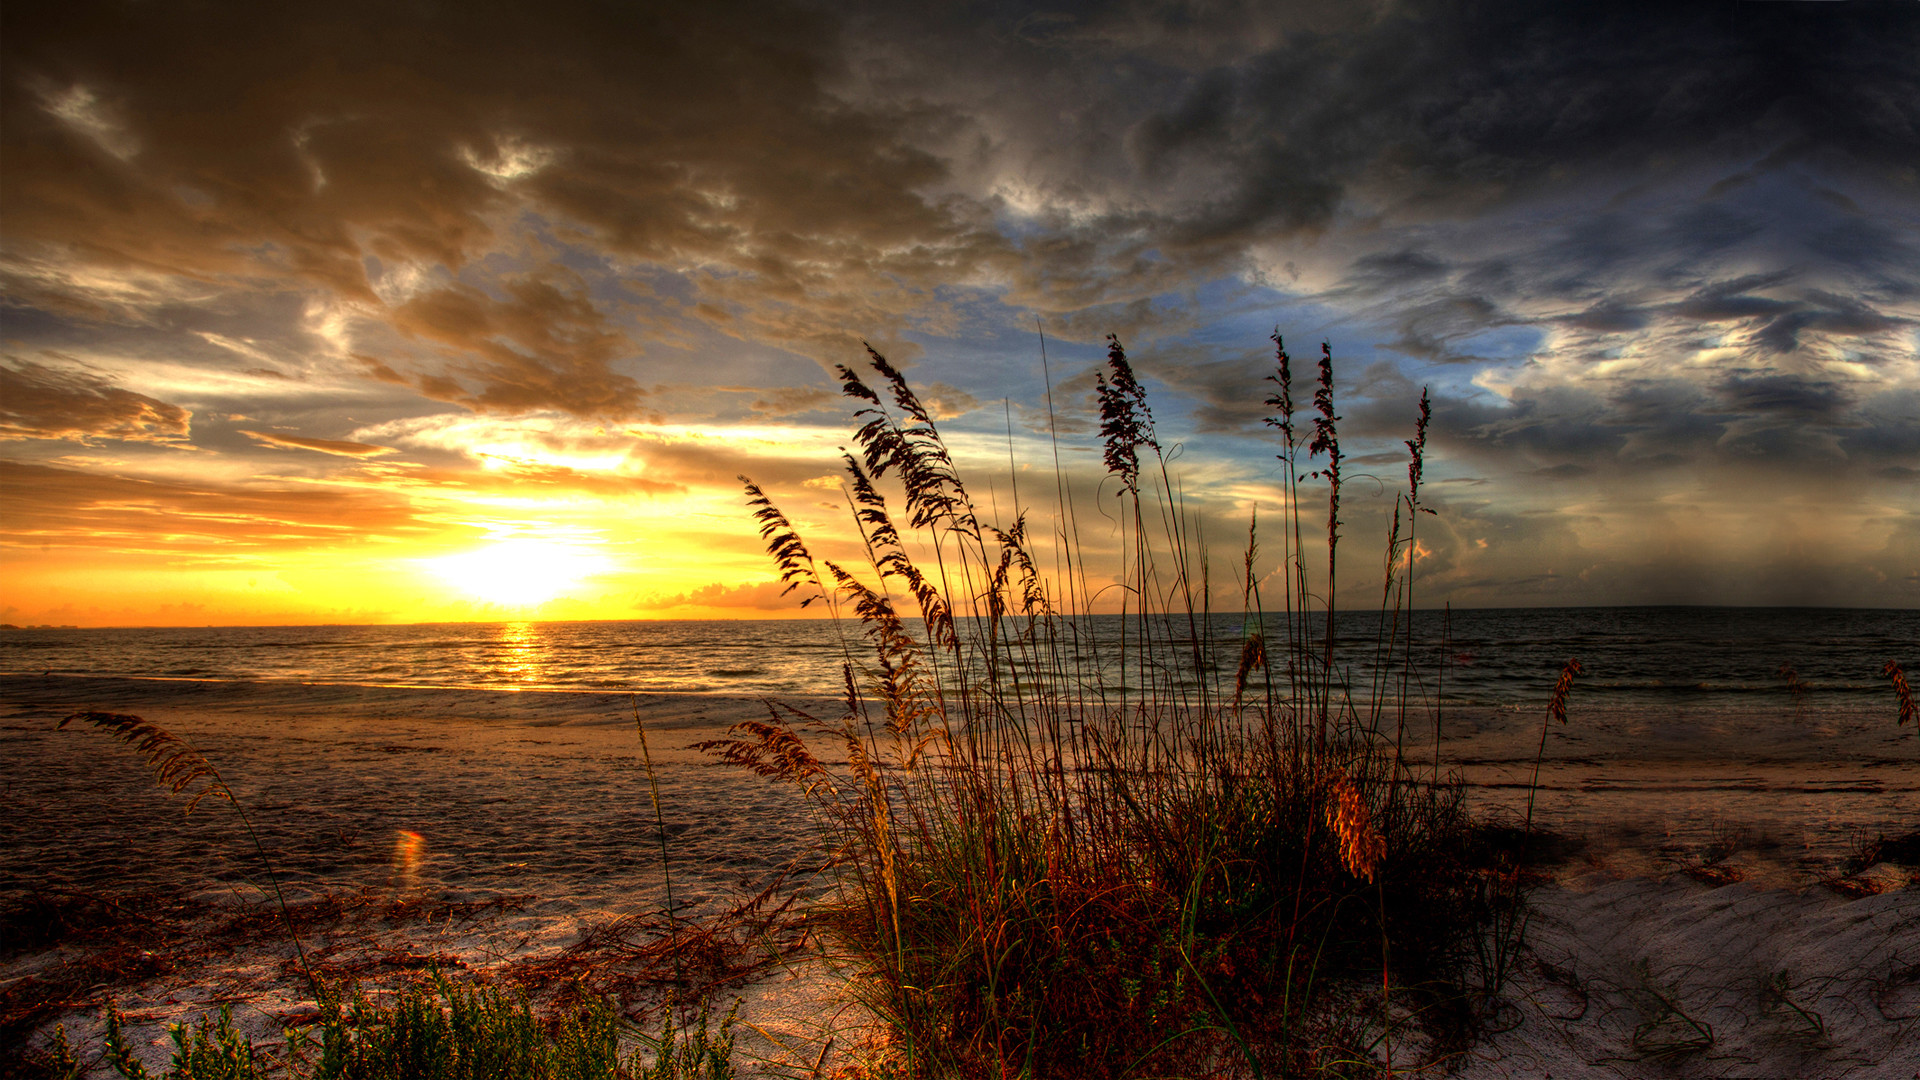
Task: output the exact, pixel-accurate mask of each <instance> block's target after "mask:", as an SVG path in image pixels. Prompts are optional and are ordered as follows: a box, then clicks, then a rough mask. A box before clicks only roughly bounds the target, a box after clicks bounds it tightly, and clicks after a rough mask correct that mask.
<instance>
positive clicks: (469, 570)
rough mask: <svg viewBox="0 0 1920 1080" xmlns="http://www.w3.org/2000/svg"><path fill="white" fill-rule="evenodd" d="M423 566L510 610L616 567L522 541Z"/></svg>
mask: <svg viewBox="0 0 1920 1080" xmlns="http://www.w3.org/2000/svg"><path fill="white" fill-rule="evenodd" d="M421 562H422V564H423V565H424V566H425V567H426V568H427V569H429V570H430V571H432V572H433V573H434V574H436V575H438V576H439V577H440V578H441V579H442V580H444V581H445V582H446V583H447V584H448V585H450V586H452V587H453V588H454V589H455V590H456V591H458V592H460V593H461V594H463V595H466V596H471V597H475V598H477V599H480V600H484V601H486V602H488V603H492V604H499V605H501V606H502V607H511V608H525V607H534V606H537V605H539V604H543V603H545V602H547V601H549V600H553V599H556V598H558V597H561V596H564V595H566V594H567V593H568V592H569V591H570V590H573V589H576V588H578V587H579V586H580V585H581V584H582V583H583V582H585V581H586V580H587V579H588V578H591V577H593V576H595V575H597V574H604V573H607V572H609V571H611V570H612V569H613V568H614V567H613V562H612V560H610V559H608V558H607V557H606V556H605V555H602V554H600V553H598V552H595V551H591V550H588V549H585V548H582V547H578V546H575V545H571V544H564V543H555V542H552V541H548V540H533V539H524V538H520V539H512V540H502V541H498V542H496V543H493V544H489V545H487V546H486V547H483V548H480V549H478V550H475V551H467V552H462V553H460V554H458V555H442V556H440V557H438V558H433V559H423V560H421Z"/></svg>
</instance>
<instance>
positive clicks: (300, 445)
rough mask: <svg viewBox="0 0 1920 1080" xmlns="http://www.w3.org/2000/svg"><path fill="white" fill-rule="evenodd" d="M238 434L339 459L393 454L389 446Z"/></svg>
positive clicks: (267, 433)
mask: <svg viewBox="0 0 1920 1080" xmlns="http://www.w3.org/2000/svg"><path fill="white" fill-rule="evenodd" d="M240 434H242V435H245V436H246V437H247V438H249V439H254V440H257V441H259V442H263V443H266V444H267V445H269V446H286V447H292V448H294V449H297V450H317V451H319V452H320V453H322V454H334V455H337V456H339V457H354V458H361V457H378V456H380V455H381V454H391V453H393V452H394V449H393V447H391V446H375V445H373V444H372V443H362V442H343V441H341V440H338V439H310V438H307V437H305V436H302V435H278V434H274V433H272V432H266V431H246V430H244V429H243V430H242V431H241V432H240Z"/></svg>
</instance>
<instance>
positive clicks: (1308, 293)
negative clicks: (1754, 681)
mask: <svg viewBox="0 0 1920 1080" xmlns="http://www.w3.org/2000/svg"><path fill="white" fill-rule="evenodd" d="M1612 10H1613V9H1611V8H1608V7H1597V6H1596V7H1584V6H1581V5H1563V6H1560V7H1557V8H1554V9H1552V10H1543V9H1539V8H1538V7H1537V5H1531V4H1521V3H1518V2H1517V0H1503V2H1498V3H1485V4H1478V5H1466V6H1464V7H1462V6H1458V5H1439V4H1435V3H1429V2H1427V0H1416V2H1407V3H1380V4H1347V3H1339V4H1335V3H1325V4H1322V3H1296V4H1286V5H1278V6H1276V5H1270V4H1245V5H1242V4H1234V3H1205V4H1198V3H1196V4H1181V3H1175V4H1154V5H1144V4H1131V3H1108V4H1089V5H1083V6H1071V7H1066V8H1061V9H1060V10H1057V11H1040V10H1039V9H1034V8H1031V7H1029V6H1013V7H1000V6H993V5H950V6H942V7H936V8H928V9H925V10H910V9H909V8H907V7H901V6H899V5H872V6H862V5H858V4H855V5H844V4H833V5H827V4H809V3H790V2H786V0H769V2H764V3H760V2H749V3H724V4H701V5H686V4H672V5H669V4H653V3H631V4H620V5H609V4H601V3H594V2H586V0H560V2H556V3H549V4H541V5H537V6H536V5H472V4H443V3H435V2H426V3H418V4H409V5H392V4H338V3H328V4H311V3H302V2H294V3H287V4H251V5H248V4H237V3H211V4H199V5H178V4H160V3H130V2H126V0H76V2H62V3H51V2H39V0H25V2H15V3H9V4H7V5H5V7H4V10H0V21H3V22H4V25H3V26H0V49H4V56H0V510H3V511H4V512H3V513H0V621H5V622H11V623H16V624H39V623H56V624H69V623H70V624H79V625H176V624H178V625H198V624H272V623H315V622H395V621H398V622H415V621H439V620H468V619H504V618H549V619H618V618H704V617H754V618H764V617H773V616H777V615H783V614H787V613H790V612H791V611H792V606H791V603H790V602H789V601H790V599H791V598H788V599H787V600H783V599H782V598H781V597H780V596H779V593H780V588H779V587H778V585H777V584H776V583H775V580H774V579H775V574H774V571H773V569H772V567H771V566H770V564H769V563H768V561H767V559H766V558H765V556H764V553H763V552H762V549H761V543H760V540H759V538H758V536H757V535H756V534H755V531H754V528H753V523H752V521H751V519H750V517H749V515H748V512H747V508H746V506H745V502H744V499H743V498H742V495H741V489H740V484H739V481H738V479H737V477H738V476H739V475H740V474H746V475H748V476H751V477H752V478H753V479H754V480H756V481H758V482H759V483H761V484H762V485H763V486H764V487H765V488H766V489H767V490H768V492H769V493H770V494H772V495H773V496H774V497H775V498H776V500H777V501H779V502H780V504H781V505H782V506H783V508H785V509H786V510H787V511H788V513H789V514H790V515H791V516H793V517H794V518H795V520H796V522H797V523H799V524H801V525H802V526H803V528H804V529H805V530H807V531H808V533H809V535H810V536H814V537H817V538H818V539H819V542H820V544H821V545H822V546H823V548H832V547H834V546H835V545H842V546H844V545H848V544H851V543H853V542H854V537H853V534H852V532H851V529H850V526H849V525H848V524H847V520H846V511H845V503H844V497H843V495H842V494H841V490H840V486H839V484H838V482H837V480H836V477H837V475H838V448H839V447H840V446H841V445H842V444H844V443H847V442H848V441H849V437H850V428H849V426H848V420H849V417H850V415H851V411H852V410H851V408H850V403H848V402H847V401H846V400H845V399H844V398H842V397H841V396H840V394H839V382H838V380H837V378H836V377H835V376H834V374H833V367H834V365H836V364H849V365H857V364H859V363H861V360H862V356H863V353H862V349H861V343H862V342H863V341H864V342H871V343H872V344H873V345H874V346H875V347H877V348H879V349H880V350H882V351H883V352H885V353H886V354H887V355H888V356H889V357H890V358H891V359H893V360H894V361H895V362H897V363H899V364H900V365H901V366H902V367H903V368H906V369H907V370H908V374H909V377H910V378H911V379H912V380H913V382H914V384H915V385H916V386H917V387H918V389H919V390H920V391H921V393H922V394H923V396H924V397H925V398H926V399H927V401H928V402H929V403H930V404H932V405H933V407H934V409H935V411H936V413H937V415H938V416H939V418H940V420H941V423H942V425H943V430H944V431H945V432H946V433H947V434H948V435H949V437H950V438H951V440H952V442H953V444H954V446H955V448H956V451H957V452H958V453H959V454H960V457H961V461H962V463H963V466H964V467H965V468H966V469H967V471H968V475H969V478H970V480H971V481H972V488H973V490H974V493H975V495H976V497H978V498H980V499H981V500H982V502H983V503H987V504H990V506H989V509H991V510H993V511H994V513H993V514H990V515H989V516H990V517H991V516H994V515H995V514H997V515H998V518H999V520H1002V521H1005V520H1007V519H1008V518H1009V517H1010V515H1011V512H1012V510H1013V507H1014V503H1015V501H1016V497H1017V499H1018V503H1019V506H1020V508H1021V509H1030V510H1032V512H1033V513H1034V515H1035V527H1034V529H1033V531H1034V533H1035V534H1036V535H1038V536H1041V537H1042V538H1043V541H1042V543H1043V546H1044V544H1045V543H1047V542H1048V541H1046V540H1045V539H1044V538H1046V537H1049V536H1051V535H1053V533H1054V531H1055V530H1056V528H1057V521H1056V520H1055V519H1054V518H1053V517H1052V510H1053V507H1054V506H1055V501H1056V496H1055V494H1054V493H1055V492H1057V491H1059V490H1062V488H1061V487H1060V485H1059V484H1058V483H1056V472H1055V464H1054V463H1055V458H1056V452H1057V454H1058V457H1059V460H1060V462H1061V468H1060V473H1059V475H1060V476H1061V477H1064V480H1063V481H1062V482H1063V483H1064V484H1065V489H1066V490H1070V491H1071V492H1072V493H1073V498H1074V499H1075V500H1076V507H1077V508H1078V510H1077V512H1078V513H1080V514H1081V515H1084V516H1083V518H1082V521H1081V525H1082V528H1081V534H1080V535H1081V541H1080V542H1081V543H1082V544H1083V545H1084V548H1085V551H1086V553H1087V554H1088V555H1089V556H1091V557H1093V558H1094V559H1095V560H1096V562H1097V561H1098V560H1099V559H1100V558H1101V556H1102V553H1103V552H1106V551H1107V550H1109V549H1110V548H1111V547H1112V546H1113V544H1114V537H1113V532H1112V530H1113V525H1112V521H1111V519H1110V517H1108V516H1106V515H1105V514H1103V513H1102V508H1103V507H1109V506H1110V503H1111V501H1112V500H1111V495H1112V485H1111V482H1110V481H1108V482H1107V483H1106V485H1105V486H1104V487H1103V486H1102V477H1101V474H1100V472H1099V450H1098V445H1097V431H1096V425H1097V421H1096V420H1095V419H1094V417H1093V414H1092V404H1091V400H1090V398H1091V393H1092V388H1093V378H1094V371H1095V370H1096V369H1097V367H1098V365H1099V363H1100V361H1101V359H1102V358H1103V356H1104V342H1103V338H1104V336H1105V335H1106V334H1107V333H1117V334H1119V335H1120V336H1121V337H1122V339H1123V340H1124V341H1125V342H1126V344H1127V347H1128V351H1129V354H1130V355H1131V356H1132V358H1133V360H1134V363H1135V365H1136V368H1137V369H1138V371H1139V372H1140V374H1141V377H1142V380H1143V382H1144V383H1145V384H1146V386H1147V388H1148V391H1149V394H1150V401H1151V403H1152V404H1153V407H1154V409H1155V415H1156V418H1157V421H1158V423H1159V426H1160V431H1161V435H1162V438H1163V441H1165V442H1166V443H1167V444H1168V445H1169V446H1170V447H1171V446H1174V445H1177V446H1178V447H1179V452H1178V458H1177V470H1178V471H1179V474H1180V475H1181V476H1182V477H1183V478H1184V480H1185V483H1186V493H1187V497H1188V500H1189V508H1190V509H1191V511H1192V512H1193V513H1194V514H1195V515H1197V517H1198V519H1199V520H1201V521H1203V522H1204V523H1205V526H1206V530H1207V534H1208V537H1209V542H1210V544H1211V545H1212V546H1213V548H1214V549H1215V550H1216V551H1217V552H1220V553H1221V554H1220V555H1219V558H1220V559H1221V563H1222V571H1221V573H1222V574H1224V570H1225V567H1226V566H1227V565H1228V564H1230V563H1231V562H1233V561H1234V560H1235V559H1236V558H1237V555H1232V554H1228V553H1231V552H1237V550H1238V546H1239V544H1240V543H1241V538H1242V537H1243V535H1244V531H1245V523H1246V521H1247V518H1248V516H1249V514H1251V513H1253V512H1256V511H1258V512H1259V513H1261V514H1262V515H1277V514H1278V505H1279V504H1278V492H1277V479H1278V469H1277V466H1276V463H1275V461H1274V458H1273V453H1274V450H1275V446H1274V444H1273V433H1272V430H1271V429H1270V428H1269V427H1267V426H1265V425H1264V424H1263V423H1262V419H1263V417H1264V416H1266V415H1267V414H1268V412H1270V410H1269V409H1267V408H1266V407H1265V406H1264V405H1263V404H1262V399H1263V398H1264V397H1265V396H1266V394H1267V393H1268V392H1269V390H1270V389H1271V388H1270V387H1269V386H1268V385H1267V384H1265V383H1263V382H1262V379H1263V377H1264V376H1265V375H1267V374H1268V373H1270V371H1271V369H1272V346H1271V344H1270V343H1269V342H1268V340H1267V337H1268V334H1269V333H1270V332H1272V331H1273V329H1274V328H1275V327H1276V326H1277V327H1278V328H1279V330H1280V331H1281V332H1282V333H1283V334H1285V335H1286V338H1287V341H1288V344H1289V345H1290V347H1291V348H1292V349H1293V351H1294V353H1295V356H1296V360H1297V361H1299V362H1300V366H1301V367H1302V368H1305V367H1306V366H1307V363H1308V362H1309V361H1310V360H1311V359H1312V358H1313V357H1315V356H1316V355H1317V353H1318V346H1319V343H1320V342H1321V341H1328V342H1330V343H1331V344H1332V346H1333V349H1334V353H1335V357H1336V364H1337V365H1338V366H1337V369H1336V370H1337V377H1338V391H1339V400H1340V402H1341V408H1342V412H1343V415H1344V417H1345V420H1344V426H1343V433H1344V434H1345V436H1346V438H1347V440H1348V445H1347V452H1348V454H1349V455H1350V458H1351V460H1352V465H1350V471H1351V472H1352V473H1353V474H1354V475H1355V476H1356V477H1357V478H1356V479H1355V480H1353V481H1352V486H1351V487H1350V488H1349V491H1348V496H1347V497H1348V499H1349V501H1350V514H1351V515H1352V521H1353V525H1352V529H1351V533H1352V534H1353V535H1363V536H1366V537H1371V536H1372V535H1373V530H1376V529H1380V528H1384V525H1383V524H1382V523H1381V522H1380V521H1379V520H1378V517H1379V515H1380V514H1381V513H1382V512H1383V508H1384V507H1386V506H1388V505H1390V499H1391V487H1392V485H1394V484H1395V483H1396V482H1397V480H1398V478H1399V477H1401V476H1403V475H1404V454H1405V450H1404V447H1403V446H1401V444H1400V440H1402V439H1404V438H1406V437H1407V436H1408V435H1409V434H1410V428H1411V424H1412V419H1413V414H1414V406H1415V402H1416V401H1417V400H1418V397H1419V394H1420V391H1421V389H1422V387H1428V388H1430V389H1431V392H1432V394H1433V399H1434V426H1433V432H1432V445H1431V452H1430V458H1429V464H1428V481H1429V487H1428V501H1429V503H1430V505H1432V506H1433V508H1434V509H1435V510H1436V511H1437V515H1436V517H1434V518H1433V519H1431V520H1430V521H1427V520H1426V519H1423V522H1425V523H1424V524H1423V526H1422V528H1423V530H1424V531H1423V533H1422V536H1423V549H1422V550H1423V552H1424V554H1423V555H1422V559H1421V574H1422V579H1421V581H1422V584H1421V585H1420V586H1419V588H1420V594H1419V595H1420V598H1421V600H1422V602H1423V603H1426V602H1431V603H1435V604H1437V603H1440V602H1442V601H1451V602H1452V603H1454V604H1456V605H1462V606H1505V605H1542V604H1567V605H1582V604H1631V603H1740V604H1832V605H1864V606H1892V607H1920V361H1917V360H1916V350H1917V349H1920V336H1917V333H1916V327H1920V197H1916V196H1920V174H1916V171H1915V168H1914V162H1916V161H1920V77H1917V76H1916V74H1915V71H1914V68H1913V65H1912V64H1911V62H1910V61H1911V58H1912V56H1913V55H1915V54H1916V52H1917V51H1920V15H1916V10H1915V8H1914V7H1913V5H1877V4H1863V5H1836V6H1828V5H1804V6H1803V5H1770V6H1764V7H1757V8H1749V9H1746V10H1745V14H1744V15H1743V17H1742V18H1741V19H1739V20H1737V21H1736V20H1730V19H1726V18H1720V17H1718V16H1715V15H1713V14H1712V13H1711V12H1710V11H1706V10H1704V9H1703V10H1700V11H1695V10H1694V9H1691V8H1688V9H1685V10H1675V11H1671V12H1666V13H1664V14H1658V15H1657V16H1656V15H1649V14H1646V13H1639V14H1636V15H1635V16H1634V17H1633V18H1631V19H1625V18H1621V17H1618V16H1616V15H1613V14H1610V12H1612ZM1650 20H1651V21H1650ZM1037 328H1043V329H1044V331H1045V333H1046V335H1047V356H1048V364H1047V366H1046V368H1045V369H1044V370H1043V368H1042V364H1041V346H1040V340H1039V337H1038V336H1037V333H1036V330H1037ZM1301 358H1305V359H1304V360H1303V359H1301ZM1049 383H1050V384H1051V391H1052V400H1053V402H1054V405H1055V408H1054V409H1053V412H1052V414H1051V415H1050V414H1049V411H1048V409H1047V401H1048V387H1049ZM1302 396H1304V395H1302ZM1369 477H1377V480H1374V479H1369ZM1267 546H1268V547H1269V548H1271V549H1272V550H1273V551H1274V552H1275V553H1276V557H1277V550H1278V547H1277V545H1272V544H1270V545H1267ZM1353 557H1354V558H1355V559H1356V560H1358V565H1371V562H1370V560H1377V546H1376V545H1375V544H1374V543H1373V542H1372V541H1371V539H1368V540H1367V541H1366V542H1365V543H1363V544H1357V545H1356V553H1355V554H1354V556H1353ZM1105 569H1106V567H1105V566H1104V565H1103V566H1102V570H1103V571H1104V570H1105ZM1271 569H1272V568H1271V567H1267V568H1264V570H1263V572H1267V571H1270V570H1271ZM1360 577H1361V575H1358V574H1356V575H1355V580H1359V578H1360ZM1222 580H1224V577H1223V578H1222ZM1355 588H1356V589H1357V588H1359V586H1357V585H1356V586H1355ZM1356 599H1357V600H1360V601H1361V602H1364V598H1363V597H1360V596H1359V595H1358V594H1356Z"/></svg>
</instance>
